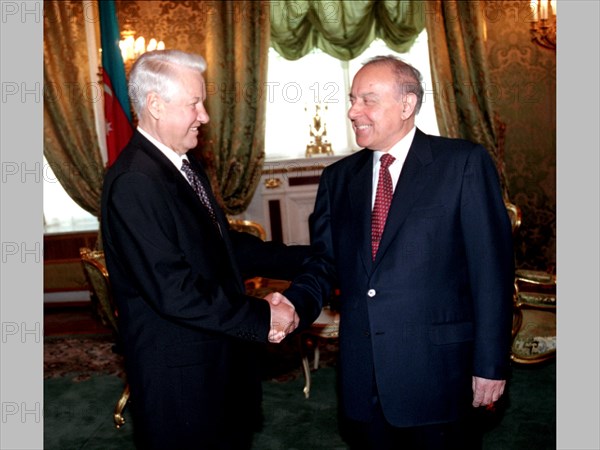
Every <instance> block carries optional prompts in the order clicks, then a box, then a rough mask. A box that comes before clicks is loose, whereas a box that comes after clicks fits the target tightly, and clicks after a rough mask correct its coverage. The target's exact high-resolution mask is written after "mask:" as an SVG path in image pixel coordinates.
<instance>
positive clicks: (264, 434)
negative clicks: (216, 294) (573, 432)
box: [44, 362, 556, 450]
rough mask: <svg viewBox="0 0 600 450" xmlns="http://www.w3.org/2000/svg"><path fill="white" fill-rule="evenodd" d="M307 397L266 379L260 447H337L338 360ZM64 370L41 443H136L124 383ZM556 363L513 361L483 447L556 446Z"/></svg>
mask: <svg viewBox="0 0 600 450" xmlns="http://www.w3.org/2000/svg"><path fill="white" fill-rule="evenodd" d="M312 375H313V377H312V381H313V382H312V390H311V397H310V399H305V398H304V395H303V393H302V388H303V385H304V380H303V378H302V377H301V376H300V377H298V376H293V377H290V379H287V380H286V379H285V378H284V379H283V381H281V380H279V381H265V382H264V384H263V386H264V402H263V409H264V417H265V420H264V427H263V430H262V431H261V432H259V433H258V434H257V435H256V436H255V442H254V448H255V449H256V450H316V449H323V450H338V449H340V450H341V449H346V448H347V446H346V445H345V444H344V442H343V441H342V439H341V438H340V435H339V432H338V421H337V400H336V396H335V367H334V366H325V367H323V368H321V369H319V370H317V371H316V372H313V374H312ZM73 380H74V378H73V377H69V376H62V377H55V378H48V379H46V380H44V387H45V394H44V395H45V406H44V427H45V434H44V448H45V449H46V450H53V449H56V450H70V449H81V450H93V449H98V450H111V449H115V450H116V449H118V450H128V449H132V448H133V445H132V434H131V433H132V429H131V418H130V416H129V414H128V412H127V409H126V410H125V418H126V420H127V421H128V422H127V423H126V424H125V425H124V426H123V428H121V429H120V430H117V429H115V427H114V426H113V423H112V410H113V407H114V403H115V401H116V398H117V396H118V395H119V393H120V392H121V389H122V387H123V380H122V379H121V378H120V377H119V376H117V375H106V374H101V375H94V376H91V377H89V378H87V379H83V380H82V381H73ZM555 382H556V365H555V363H554V362H550V363H546V364H544V365H539V366H533V367H515V368H514V369H513V375H512V380H511V384H510V388H509V390H508V392H507V396H506V401H505V403H504V405H503V406H501V407H500V408H499V410H498V411H497V412H496V413H493V414H486V415H485V417H484V418H483V419H482V423H483V424H482V426H483V427H484V428H485V430H486V432H485V435H484V450H519V449H526V450H542V449H543V450H546V449H555V448H556V432H555V428H556V419H555V409H556V396H555Z"/></svg>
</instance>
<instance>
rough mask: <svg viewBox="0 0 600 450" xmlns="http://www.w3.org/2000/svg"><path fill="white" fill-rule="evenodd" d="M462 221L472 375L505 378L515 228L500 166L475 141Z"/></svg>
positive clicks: (510, 319) (464, 193) (469, 162)
mask: <svg viewBox="0 0 600 450" xmlns="http://www.w3.org/2000/svg"><path fill="white" fill-rule="evenodd" d="M461 224H462V229H463V236H464V242H465V251H466V255H467V265H468V272H469V285H470V287H471V296H472V298H473V313H474V324H475V347H474V361H473V368H474V375H475V376H479V377H483V378H489V379H506V376H507V372H508V368H509V363H510V360H509V355H510V343H511V327H512V293H513V281H514V252H513V243H512V230H511V225H510V220H509V217H508V214H507V212H506V207H505V205H504V201H503V198H502V194H501V191H500V183H499V179H498V174H497V171H496V168H495V166H494V164H493V162H492V159H491V158H490V156H489V155H488V153H487V151H486V150H485V149H484V148H483V147H481V146H477V147H476V149H475V151H474V152H472V153H471V155H470V157H469V159H468V161H467V164H466V168H465V172H464V178H463V190H462V198H461Z"/></svg>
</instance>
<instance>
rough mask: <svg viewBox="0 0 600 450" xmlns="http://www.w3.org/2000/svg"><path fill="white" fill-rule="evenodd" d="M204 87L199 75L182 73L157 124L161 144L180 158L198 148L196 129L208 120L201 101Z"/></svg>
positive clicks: (204, 98)
mask: <svg viewBox="0 0 600 450" xmlns="http://www.w3.org/2000/svg"><path fill="white" fill-rule="evenodd" d="M205 100H206V87H205V84H204V78H203V77H202V75H201V74H200V73H199V72H197V71H194V70H190V69H182V71H181V77H180V78H179V80H178V90H177V93H176V94H175V95H174V96H173V98H172V99H171V101H170V102H164V103H163V106H164V109H163V113H162V114H161V116H160V120H159V121H158V123H157V132H158V134H159V139H160V140H161V142H162V143H163V144H165V145H167V146H168V147H170V148H171V149H173V150H174V151H175V152H176V153H178V154H180V155H183V154H185V153H186V152H187V151H188V150H190V149H192V148H194V147H196V145H198V133H199V129H200V125H202V124H204V123H208V121H209V120H210V119H209V117H208V114H207V112H206V109H205V108H204V101H205Z"/></svg>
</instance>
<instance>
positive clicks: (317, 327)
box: [300, 306, 340, 398]
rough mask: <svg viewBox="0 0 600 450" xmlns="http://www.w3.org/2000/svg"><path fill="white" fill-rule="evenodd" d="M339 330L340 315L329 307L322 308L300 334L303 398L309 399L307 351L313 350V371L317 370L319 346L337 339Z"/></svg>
mask: <svg viewBox="0 0 600 450" xmlns="http://www.w3.org/2000/svg"><path fill="white" fill-rule="evenodd" d="M339 330H340V313H339V312H338V311H336V310H334V309H331V308H330V307H329V306H325V307H323V309H322V310H321V314H319V317H317V320H315V321H314V322H313V324H312V325H311V326H310V328H308V329H307V330H305V331H303V332H302V333H301V334H300V356H301V357H302V372H303V373H304V381H305V383H304V389H303V392H304V397H305V398H309V397H310V386H311V379H310V371H311V368H310V363H309V361H308V350H310V349H311V348H313V349H314V360H313V370H317V369H318V368H319V357H320V352H319V344H320V342H321V341H322V340H324V339H337V338H338V337H339Z"/></svg>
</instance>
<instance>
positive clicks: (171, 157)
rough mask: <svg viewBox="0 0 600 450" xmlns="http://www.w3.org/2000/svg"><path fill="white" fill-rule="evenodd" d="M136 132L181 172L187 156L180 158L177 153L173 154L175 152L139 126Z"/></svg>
mask: <svg viewBox="0 0 600 450" xmlns="http://www.w3.org/2000/svg"><path fill="white" fill-rule="evenodd" d="M137 130H138V131H139V132H140V134H141V135H142V136H144V137H145V138H146V139H148V140H149V141H150V142H152V143H153V144H154V145H155V146H156V148H158V149H159V150H160V152H161V153H162V154H164V155H165V156H166V157H167V158H168V159H169V161H171V162H172V163H173V164H174V165H175V167H177V170H181V166H182V165H183V160H184V159H188V158H187V155H183V156H180V155H179V154H178V153H176V152H175V150H173V149H171V148H169V147H167V146H166V145H165V144H163V143H162V142H159V141H158V140H157V139H156V138H154V137H153V136H151V135H150V134H149V133H148V132H147V131H144V130H143V129H142V128H140V127H139V126H138V127H137Z"/></svg>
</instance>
